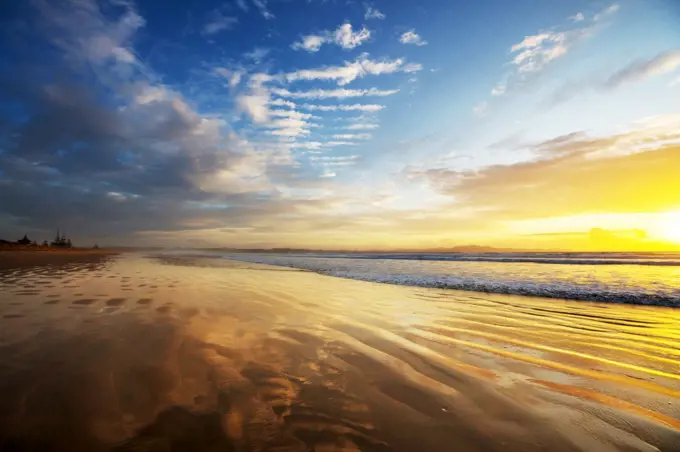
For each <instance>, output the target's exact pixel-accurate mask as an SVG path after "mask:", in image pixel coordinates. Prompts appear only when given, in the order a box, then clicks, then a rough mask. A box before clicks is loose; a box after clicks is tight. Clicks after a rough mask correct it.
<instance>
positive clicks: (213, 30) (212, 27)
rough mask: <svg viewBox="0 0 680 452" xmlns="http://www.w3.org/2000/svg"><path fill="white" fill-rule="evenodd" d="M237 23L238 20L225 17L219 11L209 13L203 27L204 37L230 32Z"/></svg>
mask: <svg viewBox="0 0 680 452" xmlns="http://www.w3.org/2000/svg"><path fill="white" fill-rule="evenodd" d="M237 23H238V18H236V17H232V16H225V15H224V14H223V13H222V12H221V11H220V10H218V9H216V10H214V11H212V12H211V13H210V16H209V18H208V21H207V22H206V24H205V25H203V30H202V33H203V34H204V35H209V36H212V35H215V34H217V33H220V32H222V31H225V30H231V29H232V28H233V27H234V25H236V24H237Z"/></svg>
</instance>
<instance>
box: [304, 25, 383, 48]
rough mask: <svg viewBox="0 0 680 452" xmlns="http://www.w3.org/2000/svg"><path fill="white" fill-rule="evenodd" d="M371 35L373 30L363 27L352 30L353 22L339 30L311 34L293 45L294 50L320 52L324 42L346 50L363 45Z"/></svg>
mask: <svg viewBox="0 0 680 452" xmlns="http://www.w3.org/2000/svg"><path fill="white" fill-rule="evenodd" d="M370 37H371V32H370V31H369V30H368V29H367V28H366V27H362V28H361V29H360V30H358V31H356V32H355V31H353V30H352V24H350V23H345V24H342V25H340V26H339V27H338V29H337V30H335V31H333V32H331V31H325V32H322V33H320V34H311V35H306V36H303V37H302V40H300V41H297V42H294V43H293V44H292V45H291V48H292V49H293V50H306V51H307V52H312V53H313V52H318V51H319V50H320V49H321V46H323V45H324V44H336V45H337V46H339V47H342V48H343V49H345V50H351V49H354V48H355V47H358V46H360V45H362V44H363V43H364V42H366V41H368V40H369V39H370Z"/></svg>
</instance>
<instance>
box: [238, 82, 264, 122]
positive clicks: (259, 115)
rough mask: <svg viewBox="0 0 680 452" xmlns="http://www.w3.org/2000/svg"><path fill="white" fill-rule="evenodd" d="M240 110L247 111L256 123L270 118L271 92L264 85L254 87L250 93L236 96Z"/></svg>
mask: <svg viewBox="0 0 680 452" xmlns="http://www.w3.org/2000/svg"><path fill="white" fill-rule="evenodd" d="M236 105H237V108H238V109H239V111H241V112H243V113H246V114H248V115H249V116H250V118H251V119H252V120H253V122H255V123H256V124H261V123H264V122H266V121H268V120H269V92H268V91H267V90H266V89H265V88H263V87H261V86H260V87H254V88H252V89H251V92H250V93H249V94H241V95H240V96H238V97H237V98H236Z"/></svg>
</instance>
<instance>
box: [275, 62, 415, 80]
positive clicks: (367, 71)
mask: <svg viewBox="0 0 680 452" xmlns="http://www.w3.org/2000/svg"><path fill="white" fill-rule="evenodd" d="M421 69H422V66H421V65H420V64H415V63H409V64H406V63H405V61H404V60H403V59H401V58H398V59H396V60H382V61H373V60H369V59H368V58H367V56H366V55H362V56H361V57H359V58H358V59H357V60H355V61H352V62H345V65H344V66H328V67H324V68H318V69H301V70H298V71H295V72H289V73H288V74H285V75H284V76H283V77H284V78H285V79H286V80H287V81H288V82H294V81H298V80H337V81H338V85H340V86H343V85H346V84H348V83H350V82H352V81H354V80H356V79H357V78H361V77H364V76H366V75H381V74H392V73H395V72H416V71H419V70H421Z"/></svg>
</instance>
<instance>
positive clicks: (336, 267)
mask: <svg viewBox="0 0 680 452" xmlns="http://www.w3.org/2000/svg"><path fill="white" fill-rule="evenodd" d="M222 257H224V258H227V259H234V260H240V261H245V262H253V263H259V264H269V265H277V266H282V267H292V268H299V269H304V270H310V271H314V272H317V273H321V274H324V275H330V276H338V277H342V278H350V279H356V280H362V281H372V282H380V283H388V284H400V285H408V286H419V287H433V288H440V289H457V290H467V291H475V292H487V293H504V294H514V295H526V296H536V297H548V298H562V299H569V300H585V301H602V302H613V303H628V304H640V305H656V306H669V307H680V254H679V253H657V254H650V253H540V254H539V253H504V254H500V253H499V254H495V253H494V254H271V253H227V254H223V255H222Z"/></svg>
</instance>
